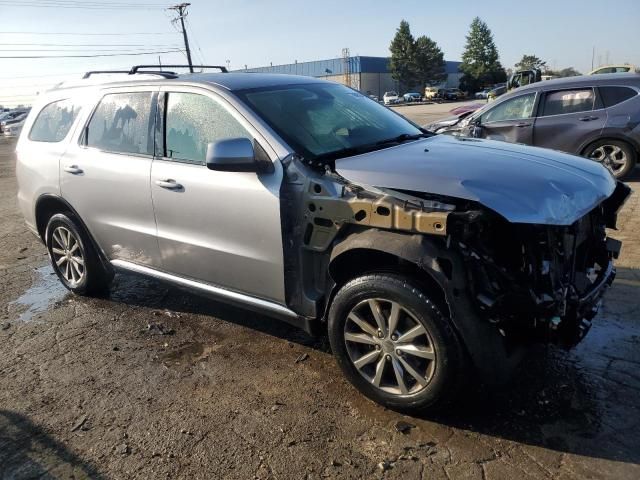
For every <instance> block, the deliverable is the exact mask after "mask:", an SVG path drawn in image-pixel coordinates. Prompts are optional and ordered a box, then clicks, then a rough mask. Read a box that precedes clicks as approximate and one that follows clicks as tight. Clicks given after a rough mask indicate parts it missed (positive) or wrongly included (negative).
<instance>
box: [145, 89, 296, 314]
mask: <svg viewBox="0 0 640 480" xmlns="http://www.w3.org/2000/svg"><path fill="white" fill-rule="evenodd" d="M162 90H163V93H162V94H161V95H162V98H161V102H160V104H161V105H162V109H163V110H164V115H162V117H163V118H164V119H165V122H164V125H165V127H164V128H163V129H162V130H163V131H164V134H163V138H162V140H163V145H162V146H161V147H160V152H159V155H158V156H157V157H156V158H155V159H154V161H153V167H152V171H151V189H152V197H153V205H154V210H155V215H156V222H157V225H158V242H159V244H160V250H161V253H162V264H163V269H164V270H165V271H167V272H168V273H171V274H174V275H178V276H181V277H187V278H191V279H194V280H197V281H200V282H205V283H209V284H213V285H217V286H221V287H226V288H228V289H231V290H234V291H238V292H242V293H246V294H249V295H253V296H256V297H261V298H265V299H268V300H272V301H275V302H279V303H284V278H283V272H284V265H283V252H282V227H281V223H280V184H281V182H282V166H281V165H280V163H279V161H277V160H276V161H275V162H274V167H275V171H274V172H273V173H260V174H256V173H253V172H222V171H213V170H209V169H208V168H207V167H206V165H205V154H206V151H207V144H208V143H209V142H215V141H217V140H222V139H226V138H237V137H246V138H250V139H252V140H254V145H256V144H257V145H262V148H263V149H264V151H270V147H269V145H268V144H267V143H266V142H265V141H264V140H263V139H262V137H261V136H260V134H259V133H258V132H257V130H256V129H254V128H253V127H252V125H251V124H250V123H249V122H248V121H247V120H246V119H245V118H243V117H242V116H241V115H240V114H239V113H238V112H237V111H236V110H235V109H234V108H233V106H232V105H231V104H229V103H228V102H227V101H226V100H224V99H222V98H221V97H219V96H218V95H216V94H215V93H213V92H211V91H209V90H205V89H200V88H195V87H180V88H179V89H177V88H176V89H171V88H168V87H167V88H163V89H162ZM272 159H275V154H273V155H272Z"/></svg>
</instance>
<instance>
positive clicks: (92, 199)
mask: <svg viewBox="0 0 640 480" xmlns="http://www.w3.org/2000/svg"><path fill="white" fill-rule="evenodd" d="M156 96H157V93H154V92H152V91H149V89H146V90H141V89H140V88H139V87H138V88H135V87H133V88H132V89H130V90H127V91H126V92H113V93H107V94H105V95H104V96H103V97H102V99H101V100H100V102H99V104H98V106H97V107H96V108H95V111H93V113H92V114H91V117H90V119H89V121H88V123H87V124H86V126H85V128H84V131H83V134H82V138H81V141H80V142H79V143H75V144H73V145H71V146H70V147H69V149H68V150H67V152H66V154H65V155H64V157H63V158H62V160H61V162H60V189H61V192H62V196H63V197H64V198H65V199H66V200H67V201H68V202H69V203H70V204H71V206H72V207H73V208H74V209H75V210H76V211H77V212H78V214H79V215H80V217H81V218H82V220H83V221H84V223H85V224H86V225H87V227H88V229H89V231H90V232H91V234H92V235H93V237H94V238H95V239H96V241H97V242H98V245H99V246H100V247H101V248H102V250H103V251H104V253H105V254H106V256H107V258H109V259H110V260H115V259H117V260H126V261H130V262H134V263H138V264H143V265H148V266H152V267H159V266H160V251H159V249H158V241H157V238H156V225H155V219H154V214H153V206H152V204H151V190H150V186H149V175H150V173H151V161H152V159H153V142H154V133H153V132H154V120H153V119H154V117H155V114H154V113H155V107H154V106H155V102H154V98H155V97H156ZM92 106H93V105H91V106H89V108H91V107H92Z"/></svg>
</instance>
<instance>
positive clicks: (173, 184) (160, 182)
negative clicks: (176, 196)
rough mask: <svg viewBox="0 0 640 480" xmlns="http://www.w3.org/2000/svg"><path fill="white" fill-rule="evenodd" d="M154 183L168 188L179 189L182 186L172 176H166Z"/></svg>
mask: <svg viewBox="0 0 640 480" xmlns="http://www.w3.org/2000/svg"><path fill="white" fill-rule="evenodd" d="M156 185H158V186H159V187H162V188H166V189H168V190H179V189H181V188H182V185H180V184H179V183H178V182H176V181H175V180H174V179H172V178H167V179H166V180H156Z"/></svg>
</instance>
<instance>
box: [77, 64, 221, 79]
mask: <svg viewBox="0 0 640 480" xmlns="http://www.w3.org/2000/svg"><path fill="white" fill-rule="evenodd" d="M163 67H168V68H189V67H190V66H189V65H162V66H160V65H134V66H133V67H131V69H130V70H91V71H89V72H87V73H85V74H84V75H83V76H82V78H89V77H90V76H91V75H98V74H109V73H126V74H127V75H136V74H146V75H160V76H161V77H164V78H177V77H178V74H177V73H176V72H171V71H164V70H141V69H146V68H156V69H157V68H163ZM191 68H199V69H202V68H216V69H219V70H220V71H221V72H222V73H228V70H227V67H223V66H221V65H191Z"/></svg>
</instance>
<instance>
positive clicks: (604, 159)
mask: <svg viewBox="0 0 640 480" xmlns="http://www.w3.org/2000/svg"><path fill="white" fill-rule="evenodd" d="M589 158H591V159H592V160H595V161H596V162H599V163H601V164H602V165H603V166H604V167H606V168H607V169H608V170H609V171H610V172H611V173H613V174H614V175H618V174H619V173H620V172H621V171H623V170H624V169H625V167H626V166H627V162H628V158H627V154H626V152H625V151H624V150H623V149H622V148H620V147H619V146H617V145H602V146H600V147H598V148H596V149H595V150H594V151H593V152H591V155H589Z"/></svg>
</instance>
